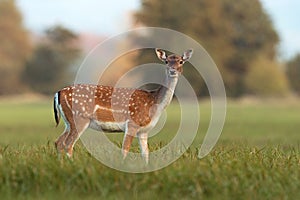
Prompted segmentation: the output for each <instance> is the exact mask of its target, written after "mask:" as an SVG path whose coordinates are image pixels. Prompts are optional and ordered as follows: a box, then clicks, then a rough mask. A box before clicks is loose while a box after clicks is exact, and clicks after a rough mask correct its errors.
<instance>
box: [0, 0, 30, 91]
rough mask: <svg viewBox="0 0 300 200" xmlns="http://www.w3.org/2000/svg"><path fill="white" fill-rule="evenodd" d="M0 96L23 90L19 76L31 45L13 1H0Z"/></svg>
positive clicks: (28, 55)
mask: <svg viewBox="0 0 300 200" xmlns="http://www.w3.org/2000/svg"><path fill="white" fill-rule="evenodd" d="M0 44H1V45H0V95H4V94H12V93H16V92H20V91H21V90H22V89H23V86H22V84H21V81H20V80H21V74H22V71H23V68H24V64H25V62H26V60H27V59H28V58H29V57H30V55H31V50H32V48H31V44H30V39H29V36H28V33H27V31H26V30H25V29H24V27H23V25H22V16H21V14H20V12H19V11H18V9H17V8H16V5H15V1H0Z"/></svg>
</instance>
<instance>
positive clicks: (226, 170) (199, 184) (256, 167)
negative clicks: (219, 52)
mask: <svg viewBox="0 0 300 200" xmlns="http://www.w3.org/2000/svg"><path fill="white" fill-rule="evenodd" d="M200 108H201V124H200V125H201V129H200V130H199V133H198V135H197V137H196V138H195V141H194V143H193V144H192V146H191V147H190V148H189V149H188V151H187V152H186V153H184V154H183V156H181V157H180V159H178V160H177V161H176V162H174V163H172V164H171V165H170V166H168V167H166V168H164V169H161V170H158V171H154V172H150V173H145V174H130V173H124V172H119V171H116V170H114V169H111V168H108V167H106V166H104V165H103V164H101V163H100V162H98V161H97V160H96V159H95V158H93V157H92V156H91V155H90V154H89V153H88V152H87V151H86V150H85V148H84V147H83V145H81V144H80V143H78V144H77V145H76V148H75V154H74V159H73V160H72V161H71V160H69V159H66V158H64V157H63V158H62V159H58V158H57V154H56V151H55V149H54V145H53V142H54V140H55V138H56V137H58V136H59V134H60V133H61V132H62V130H63V126H62V125H60V126H59V127H58V128H55V124H54V120H53V114H52V102H51V101H50V100H49V102H37V103H22V104H17V103H9V102H1V103H0V111H1V112H0V199H16V198H19V199H28V198H35V199H54V198H56V199H83V198H84V199H141V198H142V199H166V198H168V199H298V198H299V197H300V190H299V188H300V181H299V180H300V145H299V142H300V136H299V135H298V134H299V130H300V123H299V120H300V103H299V104H295V103H294V104H290V103H279V102H277V103H267V104H263V103H258V104H248V105H243V104H240V103H229V105H228V110H227V118H226V124H225V127H224V130H223V133H222V135H221V137H220V140H219V142H218V144H217V146H216V147H215V148H214V149H213V151H212V152H211V153H210V154H209V155H208V156H207V157H205V158H203V159H201V160H199V159H198V158H197V151H198V150H199V145H200V143H201V141H202V139H203V136H204V134H205V132H206V130H207V127H208V123H209V118H210V106H209V104H208V103H206V102H200ZM179 114H180V113H179V109H178V105H177V104H172V105H171V106H170V107H169V108H168V122H167V123H166V126H165V128H164V129H163V131H162V134H159V135H156V136H154V137H153V138H151V139H150V149H156V148H159V147H160V145H161V144H165V143H167V142H168V141H170V138H172V136H173V135H172V134H173V132H174V129H175V128H176V127H177V126H178V115H179ZM121 138H122V135H120V134H115V135H112V136H110V139H111V140H114V141H115V140H118V141H120V140H121ZM133 149H137V144H136V143H135V144H134V147H133Z"/></svg>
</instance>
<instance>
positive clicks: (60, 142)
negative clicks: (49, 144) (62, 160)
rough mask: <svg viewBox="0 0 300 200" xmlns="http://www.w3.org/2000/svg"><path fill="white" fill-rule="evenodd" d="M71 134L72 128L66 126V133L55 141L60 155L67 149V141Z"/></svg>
mask: <svg viewBox="0 0 300 200" xmlns="http://www.w3.org/2000/svg"><path fill="white" fill-rule="evenodd" d="M69 132H70V128H69V127H67V126H66V128H65V130H64V132H63V133H62V134H61V135H60V136H59V137H58V138H57V140H56V141H55V147H56V150H57V153H58V155H60V154H61V153H62V152H63V151H64V149H65V140H66V138H67V136H68V134H69Z"/></svg>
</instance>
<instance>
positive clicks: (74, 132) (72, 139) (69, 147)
mask: <svg viewBox="0 0 300 200" xmlns="http://www.w3.org/2000/svg"><path fill="white" fill-rule="evenodd" d="M73 122H74V123H71V124H70V132H69V134H68V135H67V137H66V138H65V151H66V153H67V156H68V157H72V155H73V147H74V145H75V143H76V142H77V140H78V139H79V138H80V136H81V135H82V133H83V132H84V131H85V130H86V129H87V127H88V126H89V124H90V120H89V119H86V118H81V117H75V118H74V120H73Z"/></svg>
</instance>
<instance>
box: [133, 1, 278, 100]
mask: <svg viewBox="0 0 300 200" xmlns="http://www.w3.org/2000/svg"><path fill="white" fill-rule="evenodd" d="M135 18H136V20H137V23H141V24H144V25H147V26H157V27H166V28H170V29H174V30H177V31H180V32H183V33H185V34H187V35H189V36H191V37H193V38H194V39H196V40H197V41H199V43H200V44H202V45H203V46H204V48H205V49H206V50H207V51H208V52H209V53H210V55H211V56H212V58H213V59H214V61H215V62H216V63H217V66H218V67H219V70H220V72H221V73H222V76H223V79H224V82H225V86H226V89H227V90H226V91H227V93H228V95H230V96H239V95H242V94H244V92H245V91H246V90H245V85H244V78H245V76H246V74H247V71H248V70H249V69H250V67H251V66H250V64H249V63H250V62H251V61H252V60H255V58H256V57H257V56H258V55H260V54H264V55H267V56H268V57H270V59H274V57H275V56H276V45H277V43H278V41H279V38H278V35H277V33H276V31H275V30H274V28H273V25H272V22H271V20H270V19H269V16H268V15H267V14H266V13H265V11H264V10H263V8H262V6H261V3H260V1H258V0H253V1H248V0H239V1H234V2H233V1H232V0H211V1H207V0H190V1H181V0H170V1H160V0H142V4H141V9H140V10H139V11H138V12H137V13H136V15H135ZM186 75H187V78H188V77H189V76H193V74H192V73H189V74H186ZM196 92H198V94H199V91H196Z"/></svg>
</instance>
